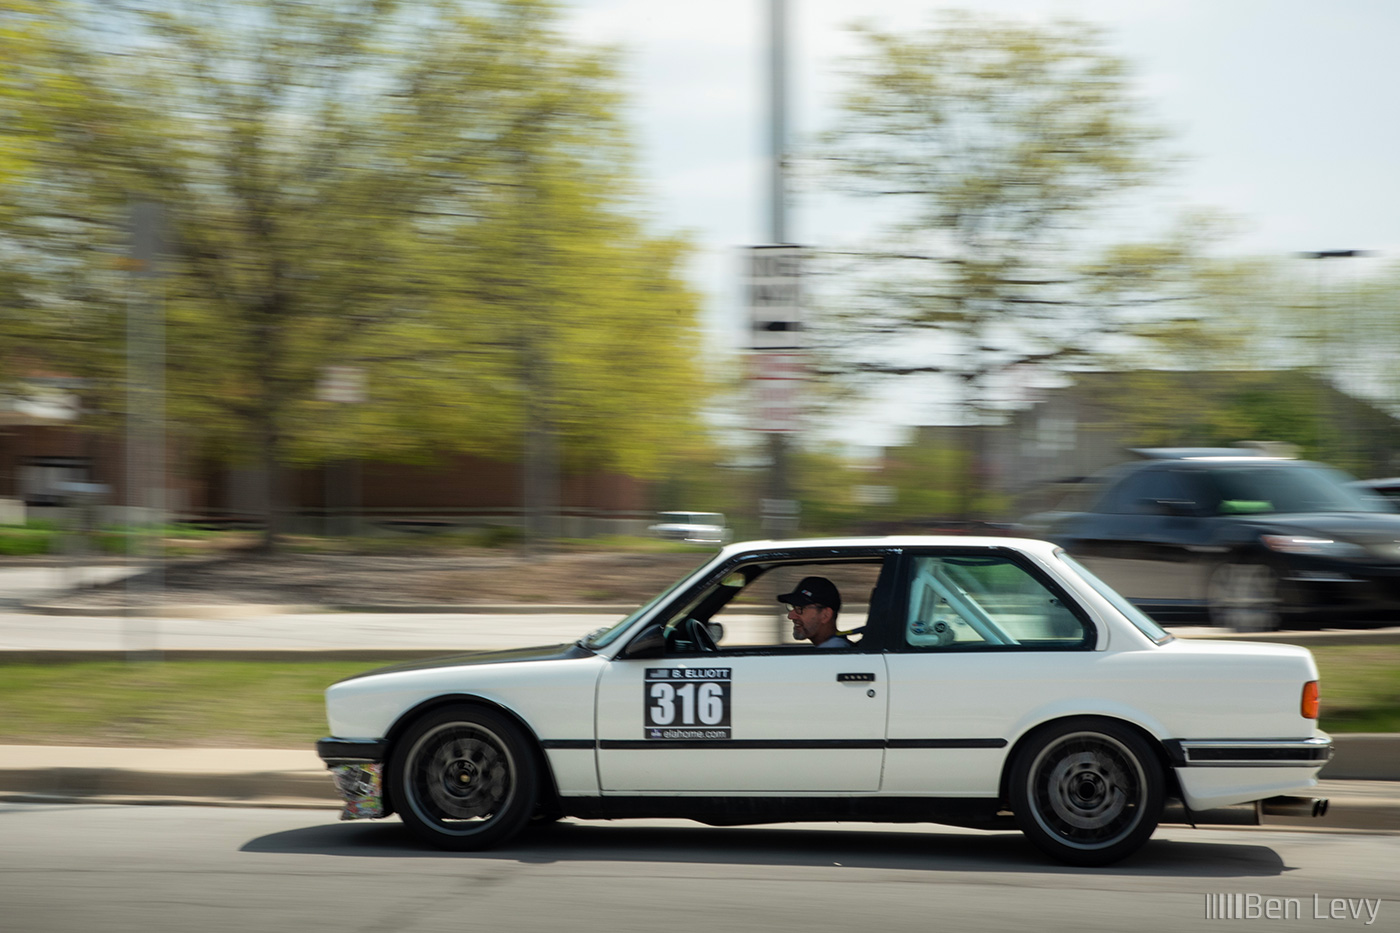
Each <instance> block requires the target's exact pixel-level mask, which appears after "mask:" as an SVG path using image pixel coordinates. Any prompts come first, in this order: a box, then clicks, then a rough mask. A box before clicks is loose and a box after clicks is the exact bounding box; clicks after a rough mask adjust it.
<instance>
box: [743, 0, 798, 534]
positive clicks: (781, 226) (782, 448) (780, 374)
mask: <svg viewBox="0 0 1400 933" xmlns="http://www.w3.org/2000/svg"><path fill="white" fill-rule="evenodd" d="M768 150H769V151H768V155H769V240H770V242H771V243H772V245H773V247H775V248H776V249H774V250H773V252H774V253H786V254H788V255H787V256H784V257H782V258H784V259H788V261H787V262H786V263H781V261H780V262H779V263H776V264H775V262H773V261H766V260H764V259H760V258H758V257H757V255H756V256H755V259H754V262H755V268H754V269H753V270H752V272H751V275H752V279H751V284H750V307H751V308H752V309H753V311H754V314H755V321H754V323H755V327H754V331H755V332H754V334H753V337H754V340H752V341H751V343H750V346H751V347H752V348H753V349H754V350H769V351H772V350H778V351H781V352H779V353H772V352H769V353H766V354H763V355H758V354H755V355H754V356H753V358H752V366H753V369H754V372H753V373H752V376H753V384H754V386H755V388H756V390H757V391H759V392H762V393H766V396H767V397H766V398H760V400H759V406H760V407H762V406H764V405H770V404H771V405H772V410H770V411H769V412H767V413H763V414H760V419H761V424H760V426H759V427H760V430H762V431H764V432H765V433H766V434H767V441H768V462H769V466H768V476H767V482H766V483H765V484H764V487H765V488H764V492H763V497H762V501H761V502H760V504H759V514H760V517H761V521H762V525H763V532H764V534H765V535H767V536H768V537H770V538H782V537H786V536H787V535H789V534H792V533H793V532H795V531H797V528H798V524H799V521H800V515H799V514H798V511H797V510H798V505H797V502H796V501H795V500H794V499H793V498H792V489H791V485H790V483H789V462H788V461H789V450H788V447H789V445H788V437H787V435H788V434H790V433H792V432H793V431H794V430H795V429H796V425H795V423H794V408H795V406H794V405H793V401H794V399H793V398H792V395H793V394H794V390H795V389H796V387H797V386H798V385H799V384H800V381H801V379H800V376H801V370H802V368H803V366H802V360H801V358H800V356H799V355H798V354H797V353H794V352H793V351H799V352H800V350H801V348H802V346H803V344H804V342H803V339H802V337H803V335H802V322H801V316H800V307H799V305H798V302H799V301H800V294H801V293H800V290H799V289H798V287H797V282H798V275H800V261H801V260H800V256H798V255H797V251H796V250H795V249H786V247H789V246H790V244H789V242H788V231H787V2H786V0H768ZM753 252H754V253H755V254H758V253H760V252H764V250H755V251H753ZM764 267H768V268H766V269H765V268H764ZM775 267H776V268H778V269H779V270H780V271H781V276H780V277H782V278H784V279H789V280H790V283H791V291H790V293H789V292H788V290H787V289H783V288H781V287H780V288H779V289H778V290H779V292H781V294H780V295H779V296H778V298H777V302H776V304H777V305H778V306H779V307H780V308H781V309H782V310H783V311H784V312H786V315H785V317H786V319H785V320H778V319H773V318H772V317H768V318H766V319H765V317H764V312H763V310H762V305H763V304H764V300H765V299H764V295H765V294H766V293H768V289H767V288H766V286H765V285H764V284H762V283H763V282H764V280H765V279H766V280H770V281H771V280H772V279H773V278H775V277H774V276H773V275H771V272H772V271H773V269H774V268H775ZM789 299H791V301H790V304H789V303H788V301H789ZM770 304H771V303H770ZM774 337H776V338H777V339H776V340H774V339H773V338H774Z"/></svg>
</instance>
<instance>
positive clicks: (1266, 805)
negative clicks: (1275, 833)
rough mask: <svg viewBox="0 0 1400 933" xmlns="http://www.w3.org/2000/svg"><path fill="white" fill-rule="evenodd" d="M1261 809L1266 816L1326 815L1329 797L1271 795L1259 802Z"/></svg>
mask: <svg viewBox="0 0 1400 933" xmlns="http://www.w3.org/2000/svg"><path fill="white" fill-rule="evenodd" d="M1259 810H1260V812H1262V813H1263V814H1265V815H1266V816H1311V817H1320V816H1326V815H1327V798H1326V797H1270V798H1268V799H1267V800H1261V801H1260V802H1259Z"/></svg>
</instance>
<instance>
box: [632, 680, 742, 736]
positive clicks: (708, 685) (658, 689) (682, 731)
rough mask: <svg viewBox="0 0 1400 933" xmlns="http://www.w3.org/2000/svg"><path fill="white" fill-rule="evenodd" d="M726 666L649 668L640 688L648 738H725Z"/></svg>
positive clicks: (726, 720)
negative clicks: (642, 693) (643, 692)
mask: <svg viewBox="0 0 1400 933" xmlns="http://www.w3.org/2000/svg"><path fill="white" fill-rule="evenodd" d="M729 671H730V669H729V668H727V667H649V668H647V671H646V679H645V681H644V682H643V684H642V686H643V688H644V690H645V697H644V704H645V709H646V713H645V716H644V721H645V722H646V729H645V730H644V734H645V735H646V737H647V738H649V739H727V738H729V737H730V735H729V685H730V680H729Z"/></svg>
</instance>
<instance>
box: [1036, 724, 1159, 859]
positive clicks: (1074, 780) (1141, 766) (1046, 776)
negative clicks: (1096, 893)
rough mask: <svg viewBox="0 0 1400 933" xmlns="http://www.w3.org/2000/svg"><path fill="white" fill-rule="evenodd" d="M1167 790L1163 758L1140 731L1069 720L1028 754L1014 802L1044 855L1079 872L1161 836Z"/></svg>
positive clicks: (1039, 740) (1043, 735)
mask: <svg viewBox="0 0 1400 933" xmlns="http://www.w3.org/2000/svg"><path fill="white" fill-rule="evenodd" d="M1163 786H1164V779H1163V776H1162V768H1161V766H1160V765H1159V764H1158V761H1157V757H1156V756H1155V755H1154V754H1153V752H1152V749H1151V748H1150V747H1149V746H1148V744H1147V742H1145V741H1144V740H1143V739H1142V738H1141V737H1139V736H1138V735H1137V734H1136V733H1134V732H1133V731H1132V730H1130V729H1128V728H1126V727H1124V726H1121V725H1118V724H1117V723H1112V722H1106V721H1099V720H1067V721H1065V722H1063V723H1060V724H1058V725H1056V726H1053V727H1051V728H1049V729H1047V730H1045V731H1044V732H1042V733H1041V734H1040V735H1037V736H1035V737H1034V738H1033V739H1032V740H1031V741H1030V743H1029V744H1027V745H1026V747H1025V748H1023V749H1022V750H1021V752H1020V753H1019V754H1018V756H1017V759H1016V761H1015V764H1014V765H1013V767H1012V773H1011V785H1010V796H1011V806H1012V810H1013V811H1014V812H1015V814H1016V822H1017V825H1018V826H1020V828H1021V831H1022V832H1023V833H1025V834H1026V837H1027V838H1028V839H1030V841H1031V842H1032V843H1034V844H1035V845H1036V846H1037V847H1038V848H1039V849H1041V851H1043V852H1045V853H1047V854H1048V855H1051V856H1053V857H1054V858H1057V859H1059V860H1061V861H1063V862H1069V863H1070V864H1073V865H1107V864H1109V863H1110V862H1116V861H1118V860H1119V859H1122V858H1125V857H1126V856H1128V855H1131V854H1132V853H1133V852H1136V851H1137V850H1138V849H1139V848H1141V847H1142V845H1143V844H1144V843H1145V842H1147V840H1148V838H1150V837H1151V835H1152V833H1153V831H1154V830H1156V828H1157V823H1158V821H1159V820H1160V819H1161V817H1162V803H1163V793H1164V790H1163Z"/></svg>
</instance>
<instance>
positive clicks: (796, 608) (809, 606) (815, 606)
mask: <svg viewBox="0 0 1400 933" xmlns="http://www.w3.org/2000/svg"><path fill="white" fill-rule="evenodd" d="M787 607H788V612H805V611H806V610H808V609H825V608H826V607H825V606H823V605H822V604H820V603H807V604H806V605H805V606H794V605H793V604H792V603H788V604H787Z"/></svg>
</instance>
